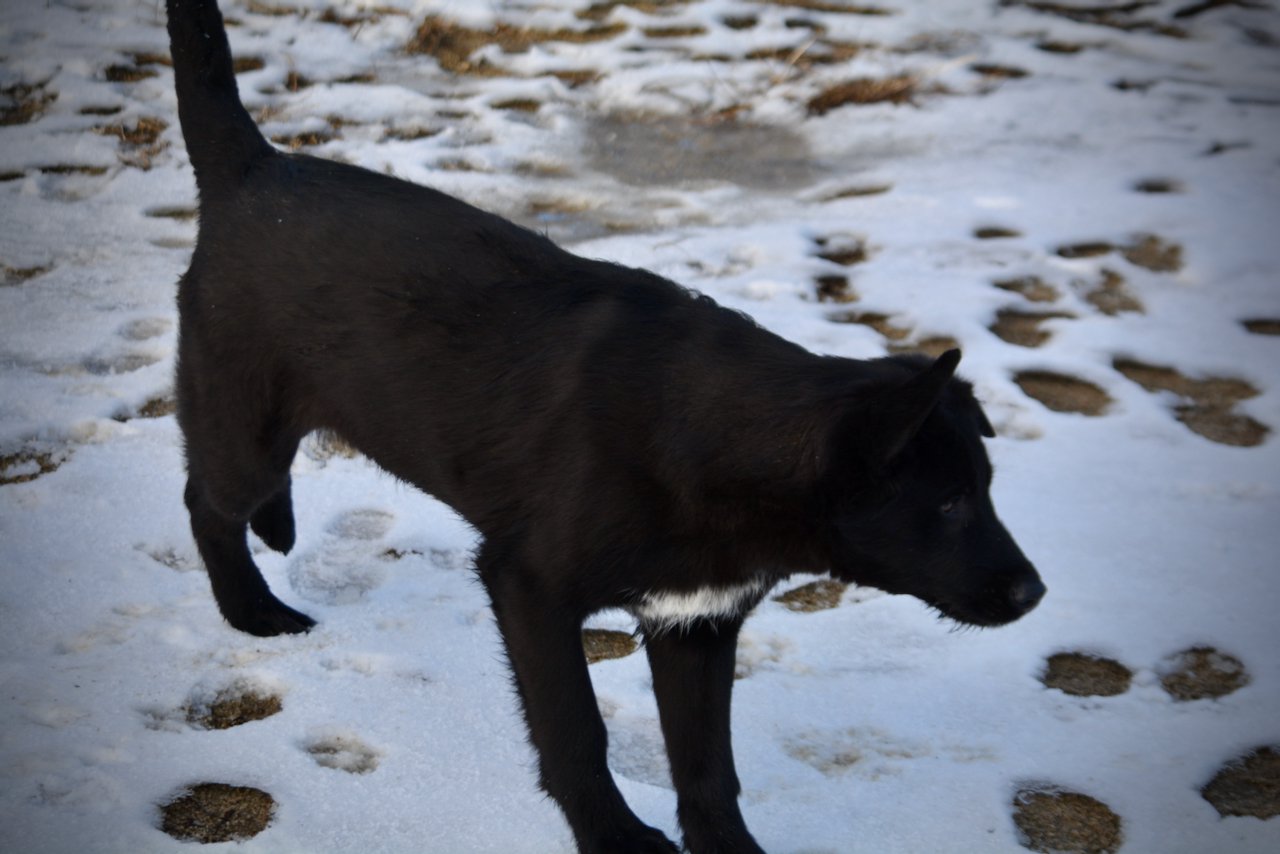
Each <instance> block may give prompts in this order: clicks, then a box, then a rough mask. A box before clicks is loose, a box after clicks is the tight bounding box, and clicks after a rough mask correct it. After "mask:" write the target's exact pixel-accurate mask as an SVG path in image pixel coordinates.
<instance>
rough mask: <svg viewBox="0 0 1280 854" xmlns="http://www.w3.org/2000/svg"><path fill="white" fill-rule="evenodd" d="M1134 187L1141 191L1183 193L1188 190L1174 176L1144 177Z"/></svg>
mask: <svg viewBox="0 0 1280 854" xmlns="http://www.w3.org/2000/svg"><path fill="white" fill-rule="evenodd" d="M1133 189H1134V190H1135V191H1136V192H1139V193H1154V194H1160V193H1182V192H1185V191H1186V187H1185V186H1183V183H1182V182H1181V181H1176V180H1174V179H1173V178H1143V179H1142V180H1141V181H1138V182H1136V183H1135V184H1134V185H1133Z"/></svg>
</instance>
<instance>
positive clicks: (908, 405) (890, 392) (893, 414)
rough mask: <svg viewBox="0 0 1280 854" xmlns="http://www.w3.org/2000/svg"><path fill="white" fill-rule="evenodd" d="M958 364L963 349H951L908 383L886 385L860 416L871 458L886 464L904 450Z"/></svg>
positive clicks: (866, 450)
mask: <svg viewBox="0 0 1280 854" xmlns="http://www.w3.org/2000/svg"><path fill="white" fill-rule="evenodd" d="M958 364H960V351H959V350H948V351H947V352H945V353H943V354H942V355H941V356H939V357H938V358H937V360H935V361H934V363H933V364H932V365H929V366H928V367H927V368H924V369H923V370H921V371H920V372H919V373H918V374H916V375H915V376H914V377H912V378H911V379H909V380H907V381H906V382H905V383H902V384H901V385H897V386H894V387H893V388H890V389H886V390H885V391H884V392H883V393H882V394H879V395H877V396H876V397H875V398H874V399H873V401H872V402H871V404H870V406H869V407H868V411H867V412H865V413H864V417H863V418H862V419H860V420H861V421H862V424H861V425H860V426H861V427H862V429H861V430H860V431H859V433H860V434H861V435H860V436H859V437H858V440H859V442H860V443H861V444H862V449H861V450H862V453H863V454H864V457H865V458H866V459H867V460H868V461H870V462H871V463H873V464H875V465H884V464H887V463H889V462H890V461H891V460H893V458H894V457H896V456H897V455H898V454H900V453H901V452H902V449H903V448H905V447H906V446H907V443H908V442H910V441H911V440H912V439H913V438H914V437H915V435H916V433H918V432H919V430H920V427H921V425H923V424H924V421H925V419H926V418H928V417H929V413H931V412H933V409H934V407H936V406H937V405H938V401H939V400H940V399H941V398H942V392H943V390H944V389H945V388H946V387H947V383H948V382H949V381H950V380H951V378H952V377H953V376H954V375H955V372H956V365H958ZM983 420H984V421H985V418H984V419H983ZM989 427H990V425H988V429H989Z"/></svg>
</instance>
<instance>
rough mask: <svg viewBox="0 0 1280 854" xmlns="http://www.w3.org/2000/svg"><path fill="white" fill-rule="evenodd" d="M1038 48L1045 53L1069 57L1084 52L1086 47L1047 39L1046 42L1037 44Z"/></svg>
mask: <svg viewBox="0 0 1280 854" xmlns="http://www.w3.org/2000/svg"><path fill="white" fill-rule="evenodd" d="M1036 48H1037V49H1038V50H1042V51H1044V52H1045V53H1060V54H1064V55H1067V56H1069V55H1071V54H1074V53H1079V52H1080V51H1082V50H1084V45H1082V44H1078V43H1076V42H1064V41H1057V40H1054V39H1045V40H1044V41H1040V42H1036Z"/></svg>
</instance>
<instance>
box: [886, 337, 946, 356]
mask: <svg viewBox="0 0 1280 854" xmlns="http://www.w3.org/2000/svg"><path fill="white" fill-rule="evenodd" d="M959 347H960V342H959V341H957V340H956V339H954V338H952V337H950V336H948V335H934V336H931V337H929V338H921V339H920V340H919V341H914V342H907V343H905V344H903V343H890V344H889V352H890V353H923V354H924V355H926V356H928V357H929V358H931V359H936V358H938V357H939V356H941V355H942V354H943V353H945V352H947V351H948V350H955V349H958V348H959Z"/></svg>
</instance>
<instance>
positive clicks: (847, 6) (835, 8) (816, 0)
mask: <svg viewBox="0 0 1280 854" xmlns="http://www.w3.org/2000/svg"><path fill="white" fill-rule="evenodd" d="M762 2H765V3H768V4H770V5H772V6H787V7H790V8H793V9H808V10H809V11H810V12H841V13H844V14H846V15H891V14H893V13H892V12H890V11H889V10H888V9H883V8H881V7H879V6H859V5H857V4H855V3H849V2H844V3H839V2H837V3H832V2H830V0H762Z"/></svg>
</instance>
